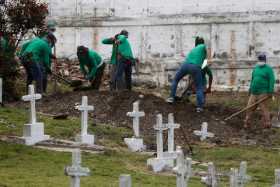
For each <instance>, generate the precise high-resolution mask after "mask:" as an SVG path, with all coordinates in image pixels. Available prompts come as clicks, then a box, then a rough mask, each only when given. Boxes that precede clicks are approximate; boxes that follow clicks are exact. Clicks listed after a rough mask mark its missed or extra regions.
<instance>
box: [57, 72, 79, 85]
mask: <svg viewBox="0 0 280 187" xmlns="http://www.w3.org/2000/svg"><path fill="white" fill-rule="evenodd" d="M52 76H54V77H55V78H57V79H60V80H62V81H63V82H64V83H66V84H68V85H69V86H71V87H79V86H81V85H82V84H83V82H82V81H81V80H68V79H65V78H63V77H62V76H60V75H57V74H55V73H52Z"/></svg>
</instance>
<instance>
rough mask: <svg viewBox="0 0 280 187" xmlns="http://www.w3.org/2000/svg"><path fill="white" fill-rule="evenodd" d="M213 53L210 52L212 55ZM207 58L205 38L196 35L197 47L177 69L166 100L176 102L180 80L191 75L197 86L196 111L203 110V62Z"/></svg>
mask: <svg viewBox="0 0 280 187" xmlns="http://www.w3.org/2000/svg"><path fill="white" fill-rule="evenodd" d="M210 54H211V53H208V55H209V57H210ZM206 58H207V47H206V45H205V44H204V39H203V38H201V37H196V39H195V48H193V49H192V50H191V51H190V53H189V54H188V55H187V57H186V59H185V61H184V63H183V64H182V66H181V68H180V69H179V70H178V71H177V73H176V75H175V78H174V80H173V81H172V85H171V93H170V97H169V98H168V99H167V100H166V102H168V103H174V102H175V101H176V90H177V86H178V83H179V81H180V80H181V79H182V78H183V77H184V76H186V75H191V77H192V78H193V79H194V83H195V87H196V100H197V108H196V111H197V112H198V113H199V112H202V111H203V106H204V94H203V82H202V70H201V67H202V64H203V62H204V60H205V59H206Z"/></svg>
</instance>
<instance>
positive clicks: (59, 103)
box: [12, 91, 278, 149]
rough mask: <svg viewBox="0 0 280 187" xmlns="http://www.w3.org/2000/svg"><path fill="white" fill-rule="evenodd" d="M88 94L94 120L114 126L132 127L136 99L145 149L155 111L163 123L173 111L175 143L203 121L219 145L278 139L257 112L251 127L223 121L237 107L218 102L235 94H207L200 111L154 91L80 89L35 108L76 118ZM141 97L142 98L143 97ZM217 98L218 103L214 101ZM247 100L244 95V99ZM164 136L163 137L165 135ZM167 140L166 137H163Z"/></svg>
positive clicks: (240, 119)
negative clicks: (264, 126) (129, 114)
mask: <svg viewBox="0 0 280 187" xmlns="http://www.w3.org/2000/svg"><path fill="white" fill-rule="evenodd" d="M84 95H86V96H88V100H89V104H91V105H94V108H95V110H94V111H93V112H90V117H92V118H93V120H94V123H99V124H111V125H113V126H116V127H126V128H132V119H131V118H129V117H127V116H126V113H127V112H129V111H132V103H133V102H135V101H137V100H139V101H140V107H139V108H140V110H141V111H144V112H145V113H146V115H145V117H143V118H141V120H140V126H141V134H142V135H143V136H144V139H145V141H146V143H147V144H148V148H150V149H154V148H155V136H154V135H155V131H154V130H153V126H154V125H155V123H156V114H158V113H161V114H163V120H164V122H167V116H168V113H174V116H175V121H176V123H179V124H181V129H180V130H175V131H176V132H175V136H176V143H177V144H181V145H186V142H188V143H191V144H192V143H196V142H198V141H199V137H196V136H194V135H193V130H199V129H200V128H201V124H202V122H208V129H209V131H210V132H212V133H214V134H215V138H212V139H209V140H208V141H209V142H211V143H214V144H218V145H232V144H239V145H248V144H250V145H255V144H258V145H265V146H272V145H274V144H275V142H276V141H275V140H277V138H278V135H277V130H276V129H268V130H263V129H262V128H261V124H260V123H261V120H260V115H259V114H257V115H255V119H254V121H253V123H252V124H254V125H255V126H254V127H252V128H251V129H250V130H244V129H243V128H242V125H243V119H244V115H241V116H238V117H235V118H233V119H232V120H230V121H227V122H224V121H223V120H224V119H225V118H226V117H228V116H230V115H231V114H232V113H234V112H236V111H238V109H239V108H229V107H225V106H224V105H223V102H221V101H219V100H220V99H222V98H224V97H228V98H226V99H232V100H234V99H235V100H236V99H238V98H236V97H235V96H234V95H231V96H228V94H215V93H212V94H211V95H210V96H209V98H208V99H209V101H211V102H210V103H208V104H207V105H206V109H205V111H204V112H203V113H199V114H198V113H196V112H195V106H194V104H192V103H188V102H178V103H176V104H174V105H170V104H168V103H166V102H165V100H164V99H163V98H161V97H157V96H155V95H154V94H143V93H140V92H128V91H123V92H109V91H100V92H96V91H81V92H69V93H64V94H56V95H52V96H48V97H45V98H44V99H42V100H41V101H40V102H38V105H37V109H38V110H39V111H40V112H43V113H48V114H60V113H69V115H70V116H76V117H79V116H80V113H79V111H77V110H75V108H74V106H75V105H79V103H80V102H81V97H82V96H84ZM140 95H142V96H144V97H142V96H140ZM213 100H218V101H219V102H213ZM245 100H246V98H245ZM12 105H13V106H15V105H17V106H19V105H21V106H26V104H24V103H23V102H19V103H13V104H12ZM165 139H166V138H165ZM165 141H166V140H165Z"/></svg>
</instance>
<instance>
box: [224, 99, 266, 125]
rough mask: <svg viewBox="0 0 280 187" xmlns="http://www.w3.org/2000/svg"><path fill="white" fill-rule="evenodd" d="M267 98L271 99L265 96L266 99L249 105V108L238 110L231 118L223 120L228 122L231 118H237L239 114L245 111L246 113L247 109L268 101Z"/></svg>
mask: <svg viewBox="0 0 280 187" xmlns="http://www.w3.org/2000/svg"><path fill="white" fill-rule="evenodd" d="M269 98H271V97H270V96H267V97H264V98H262V99H261V100H259V101H257V102H255V103H254V104H251V105H249V106H247V107H245V108H243V109H242V110H240V111H238V112H236V113H234V114H232V115H231V116H229V117H227V118H226V119H225V121H228V120H230V119H232V118H233V117H235V116H238V115H239V114H241V113H243V112H245V111H247V110H249V109H251V108H253V107H255V106H257V105H258V104H260V103H262V102H264V101H266V100H268V99H269Z"/></svg>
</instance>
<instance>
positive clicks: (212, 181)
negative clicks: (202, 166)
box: [201, 162, 218, 187]
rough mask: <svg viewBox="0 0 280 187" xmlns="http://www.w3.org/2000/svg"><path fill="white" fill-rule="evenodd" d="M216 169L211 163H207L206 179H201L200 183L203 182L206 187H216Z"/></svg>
mask: <svg viewBox="0 0 280 187" xmlns="http://www.w3.org/2000/svg"><path fill="white" fill-rule="evenodd" d="M216 175H217V174H216V169H215V166H214V164H213V162H209V163H208V173H207V176H206V177H202V178H201V181H202V182H204V183H205V184H206V185H207V186H211V187H217V186H218V180H217V177H216Z"/></svg>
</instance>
